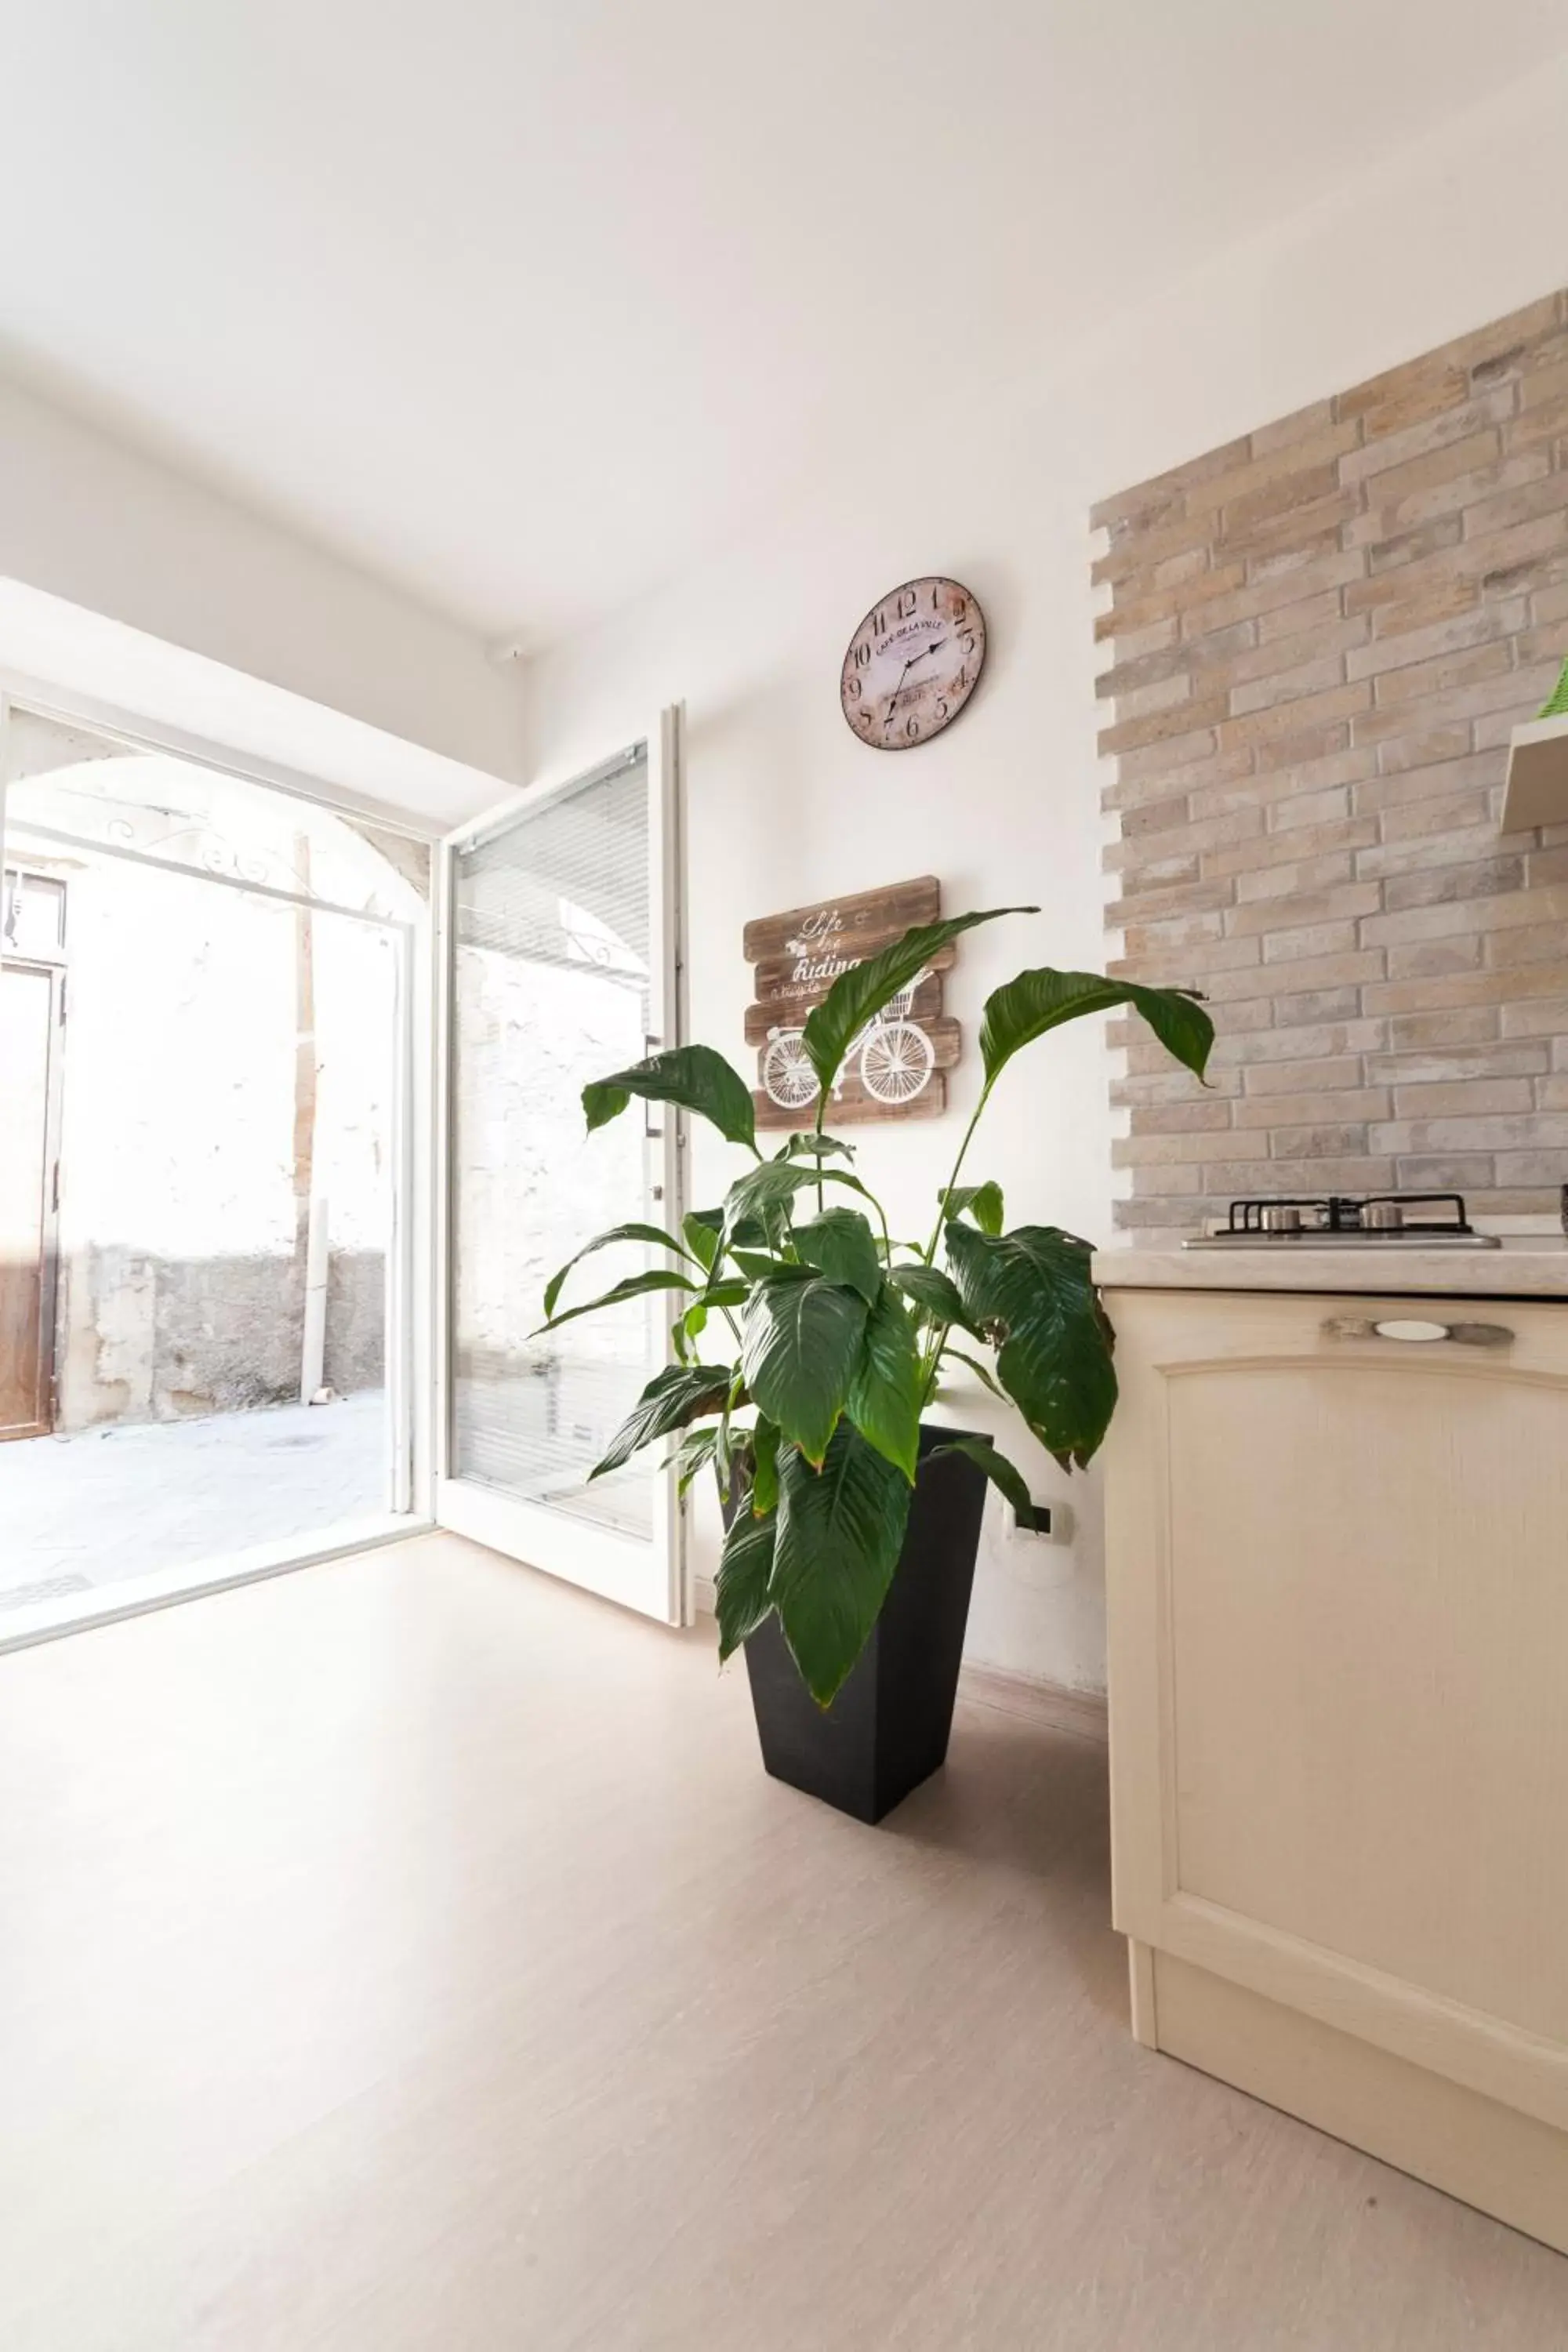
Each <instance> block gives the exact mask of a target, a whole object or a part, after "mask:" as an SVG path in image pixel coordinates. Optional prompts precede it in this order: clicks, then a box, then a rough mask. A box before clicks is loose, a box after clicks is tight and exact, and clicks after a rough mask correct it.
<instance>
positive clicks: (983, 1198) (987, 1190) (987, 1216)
mask: <svg viewBox="0 0 1568 2352" xmlns="http://www.w3.org/2000/svg"><path fill="white" fill-rule="evenodd" d="M937 1197H938V1198H939V1200H940V1201H941V1202H942V1214H943V1216H944V1217H963V1216H970V1217H973V1220H974V1222H975V1223H976V1224H977V1225H978V1226H979V1228H980V1230H981V1232H982V1233H983V1234H999V1233H1000V1232H1001V1230H1002V1228H1003V1226H1004V1225H1005V1223H1006V1221H1007V1220H1006V1214H1005V1210H1004V1209H1003V1206H1002V1187H1001V1185H1000V1184H995V1183H989V1182H987V1183H984V1184H954V1185H952V1187H951V1188H950V1189H949V1190H948V1191H947V1192H942V1193H939V1194H938V1196H937Z"/></svg>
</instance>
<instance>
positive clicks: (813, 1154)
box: [773, 1130, 855, 1160]
mask: <svg viewBox="0 0 1568 2352" xmlns="http://www.w3.org/2000/svg"><path fill="white" fill-rule="evenodd" d="M773 1157H774V1159H775V1160H853V1159H854V1157H855V1146H854V1145H853V1144H852V1143H846V1142H845V1141H844V1139H843V1138H842V1137H841V1136H837V1135H818V1134H816V1132H815V1130H803V1131H802V1132H801V1133H799V1134H796V1135H792V1136H791V1137H790V1139H789V1141H788V1142H787V1143H786V1144H785V1145H784V1149H783V1150H782V1151H777V1152H775V1153H774V1154H773Z"/></svg>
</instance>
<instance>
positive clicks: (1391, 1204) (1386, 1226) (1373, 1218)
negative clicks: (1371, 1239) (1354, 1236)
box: [1361, 1201, 1405, 1234]
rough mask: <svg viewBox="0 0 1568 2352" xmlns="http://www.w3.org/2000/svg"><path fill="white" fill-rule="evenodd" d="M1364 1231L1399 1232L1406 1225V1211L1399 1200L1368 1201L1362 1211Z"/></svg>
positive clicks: (1371, 1232) (1379, 1232)
mask: <svg viewBox="0 0 1568 2352" xmlns="http://www.w3.org/2000/svg"><path fill="white" fill-rule="evenodd" d="M1361 1223H1362V1231H1363V1233H1367V1234H1397V1233H1400V1232H1402V1231H1403V1229H1404V1225H1405V1212H1404V1210H1403V1209H1402V1208H1401V1207H1400V1205H1399V1203H1398V1202H1397V1201H1368V1202H1367V1203H1366V1205H1365V1207H1364V1208H1363V1210H1362V1213H1361Z"/></svg>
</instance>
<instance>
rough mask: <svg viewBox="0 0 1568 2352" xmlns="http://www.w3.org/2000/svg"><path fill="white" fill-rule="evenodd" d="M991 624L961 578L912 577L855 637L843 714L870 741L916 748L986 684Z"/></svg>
mask: <svg viewBox="0 0 1568 2352" xmlns="http://www.w3.org/2000/svg"><path fill="white" fill-rule="evenodd" d="M984 659H985V622H984V616H983V614H982V613H981V610H980V607H979V605H978V604H976V603H975V601H974V599H973V596H972V595H971V594H970V593H969V591H968V589H967V588H961V587H960V586H959V584H958V583H957V581H956V580H940V579H930V580H906V581H905V583H904V584H903V586H902V587H901V588H894V589H893V590H891V591H890V593H889V594H888V595H886V596H884V597H883V598H882V600H881V602H880V603H879V604H873V606H872V607H871V610H870V611H869V612H868V614H867V615H866V617H865V619H864V620H863V621H862V622H861V624H860V625H859V627H858V629H857V630H856V632H855V635H853V637H851V639H850V640H849V650H848V652H847V654H846V655H845V656H844V668H843V671H842V673H841V675H840V677H839V682H838V693H839V699H840V700H841V702H842V703H843V705H844V716H845V718H846V719H847V720H848V721H849V724H850V726H851V727H852V728H853V729H854V730H855V732H856V734H857V735H858V736H859V738H860V740H861V741H862V742H863V743H874V744H875V745H876V747H877V749H878V750H879V751H912V750H913V748H914V746H915V745H916V744H917V743H929V742H930V741H931V737H932V736H933V735H940V734H941V733H942V729H943V728H944V727H951V726H952V722H953V720H954V719H956V718H957V716H958V714H959V712H960V711H961V710H962V709H963V706H964V704H965V703H966V702H967V701H968V699H969V698H970V696H971V695H972V694H973V691H974V688H975V686H976V685H977V683H978V682H979V677H980V671H981V666H982V664H983V663H984Z"/></svg>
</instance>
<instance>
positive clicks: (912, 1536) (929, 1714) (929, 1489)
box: [745, 1425, 986, 1822]
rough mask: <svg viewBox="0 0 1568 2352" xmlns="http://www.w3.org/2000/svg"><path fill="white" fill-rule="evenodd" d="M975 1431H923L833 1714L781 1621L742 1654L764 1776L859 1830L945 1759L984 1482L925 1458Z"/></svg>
mask: <svg viewBox="0 0 1568 2352" xmlns="http://www.w3.org/2000/svg"><path fill="white" fill-rule="evenodd" d="M969 1434H970V1433H969V1432H968V1431H962V1430H955V1429H940V1428H936V1427H934V1426H929V1425H928V1426H926V1427H923V1428H922V1429H921V1450H920V1461H919V1464H918V1466H917V1470H916V1475H915V1491H914V1494H913V1496H911V1497H910V1522H909V1527H908V1529H907V1530H906V1533H905V1536H904V1546H903V1549H902V1550H901V1551H900V1554H899V1564H898V1566H897V1568H896V1569H895V1570H893V1580H892V1582H891V1584H890V1585H889V1588H888V1598H887V1600H886V1601H885V1602H884V1603H883V1607H882V1613H881V1615H880V1617H879V1618H878V1620H877V1622H876V1625H875V1627H874V1628H873V1629H872V1633H871V1638H870V1640H869V1641H868V1643H867V1644H866V1647H865V1649H864V1650H863V1651H862V1652H861V1654H860V1656H859V1658H858V1661H857V1663H856V1664H855V1666H854V1668H853V1670H852V1671H851V1673H850V1675H849V1676H848V1678H847V1681H846V1682H845V1684H844V1685H843V1687H842V1688H841V1689H840V1691H839V1693H838V1696H837V1698H836V1699H835V1700H834V1701H833V1704H832V1706H827V1707H820V1706H817V1704H816V1700H815V1699H814V1698H813V1697H812V1696H811V1693H810V1692H809V1691H808V1690H807V1688H806V1686H805V1683H804V1682H802V1680H801V1678H800V1670H799V1668H798V1667H797V1666H796V1664H795V1660H794V1658H793V1657H791V1655H790V1653H789V1645H788V1643H786V1642H785V1640H784V1631H783V1628H782V1627H781V1626H780V1624H779V1621H778V1619H777V1618H776V1617H770V1618H769V1619H768V1622H767V1623H766V1624H765V1625H763V1626H762V1627H760V1628H759V1630H758V1631H757V1632H756V1633H753V1634H752V1637H751V1639H750V1640H749V1641H748V1642H747V1643H746V1645H745V1647H746V1672H747V1675H749V1677H750V1679H751V1685H752V1707H753V1708H754V1710H755V1713H756V1717H757V1731H758V1734H759V1736H760V1738H761V1739H762V1743H763V1764H764V1765H765V1767H766V1768H767V1769H768V1771H769V1772H771V1773H772V1774H773V1778H774V1780H787V1781H788V1782H789V1784H790V1786H791V1788H794V1789H804V1790H805V1792H806V1794H807V1795H808V1796H812V1797H820V1798H821V1799H822V1800H823V1801H824V1803H825V1804H829V1805H836V1806H837V1808H838V1811H840V1812H841V1813H853V1815H854V1816H855V1818H856V1820H857V1821H861V1822H879V1821H880V1820H881V1819H882V1816H883V1814H884V1813H889V1812H891V1811H892V1809H893V1807H894V1806H895V1805H897V1804H900V1803H901V1802H902V1801H903V1800H904V1798H906V1797H907V1796H908V1795H909V1793H910V1790H911V1789H916V1788H918V1787H919V1786H920V1784H921V1781H922V1780H928V1779H929V1778H930V1776H931V1773H933V1772H934V1771H935V1770H936V1769H937V1768H938V1766H939V1765H941V1764H942V1762H943V1761H944V1760H945V1759H946V1756H947V1742H948V1735H949V1733H950V1732H951V1731H952V1708H953V1702H954V1700H955V1699H956V1697H957V1696H958V1668H959V1662H960V1660H961V1659H962V1657H963V1632H964V1627H965V1625H966V1624H967V1623H968V1622H969V1596H970V1592H971V1591H972V1590H973V1584H974V1562H975V1559H976V1556H977V1554H978V1552H979V1549H980V1520H981V1515H982V1513H983V1512H984V1508H985V1486H986V1479H985V1473H984V1470H981V1469H978V1468H977V1467H976V1466H975V1465H974V1464H973V1462H971V1461H970V1459H969V1457H968V1456H967V1454H942V1455H940V1456H938V1457H937V1458H936V1459H934V1460H933V1459H932V1458H931V1449H932V1448H933V1447H934V1446H938V1445H940V1444H942V1442H943V1440H944V1439H947V1438H952V1437H959V1436H967V1435H969Z"/></svg>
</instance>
